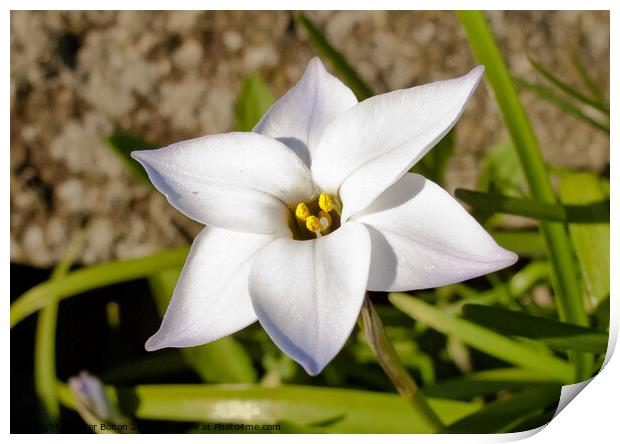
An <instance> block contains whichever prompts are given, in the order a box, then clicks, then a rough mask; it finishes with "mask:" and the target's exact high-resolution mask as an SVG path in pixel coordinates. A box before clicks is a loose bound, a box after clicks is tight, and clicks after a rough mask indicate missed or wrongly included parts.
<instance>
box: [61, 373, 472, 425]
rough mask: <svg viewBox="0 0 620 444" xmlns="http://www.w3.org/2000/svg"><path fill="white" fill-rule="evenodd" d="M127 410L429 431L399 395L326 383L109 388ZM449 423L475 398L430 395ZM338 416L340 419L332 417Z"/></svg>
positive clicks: (148, 415)
mask: <svg viewBox="0 0 620 444" xmlns="http://www.w3.org/2000/svg"><path fill="white" fill-rule="evenodd" d="M108 390H109V391H108V393H109V395H110V397H111V398H112V399H117V400H118V402H119V404H120V407H121V410H123V412H124V413H125V414H128V415H131V416H134V417H136V418H139V419H149V420H163V421H196V422H225V423H245V424H257V423H258V424H277V423H281V422H283V421H286V422H293V423H296V424H301V425H313V424H321V423H327V424H329V422H333V423H332V424H331V425H325V426H324V427H323V428H324V430H325V431H329V432H335V433H426V432H428V428H427V427H425V426H423V425H422V424H420V423H417V422H416V421H414V420H413V418H415V416H414V415H413V414H412V412H411V410H410V409H409V408H408V407H407V403H406V402H405V401H403V400H402V399H401V398H400V396H398V395H396V394H388V393H380V392H369V391H359V390H349V389H335V388H325V387H304V386H293V385H289V386H280V387H275V388H266V387H261V386H257V385H252V384H243V385H234V384H227V385H190V384H186V385H173V384H170V385H142V386H136V387H131V388H113V387H109V389H108ZM58 391H59V395H60V399H61V401H62V403H63V404H64V405H65V406H67V407H69V408H73V407H74V405H75V402H74V399H73V396H72V394H71V392H70V391H69V389H68V388H67V386H66V385H65V384H60V383H59V384H58ZM430 403H431V406H432V407H433V409H434V410H435V411H436V412H437V413H438V414H439V416H440V417H441V419H442V420H443V421H444V423H446V424H451V423H453V422H455V421H457V420H459V419H461V418H463V417H465V416H467V415H470V414H472V413H474V412H476V411H477V410H478V409H479V408H480V406H479V405H478V404H474V403H465V402H460V401H453V400H446V399H431V400H430ZM334 418H342V419H339V420H338V421H335V422H334V421H333V420H334Z"/></svg>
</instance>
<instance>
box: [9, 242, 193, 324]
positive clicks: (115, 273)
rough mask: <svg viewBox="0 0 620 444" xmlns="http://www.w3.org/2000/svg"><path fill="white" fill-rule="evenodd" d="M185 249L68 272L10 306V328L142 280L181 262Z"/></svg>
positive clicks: (27, 293)
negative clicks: (74, 299)
mask: <svg viewBox="0 0 620 444" xmlns="http://www.w3.org/2000/svg"><path fill="white" fill-rule="evenodd" d="M188 252H189V248H187V247H183V248H175V249H171V250H165V251H162V252H159V253H155V254H153V255H151V256H146V257H141V258H137V259H125V260H119V261H113V262H108V263H106V264H101V265H95V266H93V267H89V268H83V269H81V270H77V271H73V272H71V273H68V274H67V275H66V276H65V277H63V278H62V279H58V280H54V281H47V282H44V283H42V284H39V285H37V286H35V287H33V288H31V289H30V290H28V291H27V292H25V293H24V294H23V295H21V296H20V297H19V298H18V299H17V300H16V301H15V302H13V303H12V304H11V312H10V314H11V328H13V326H15V324H17V323H18V322H20V321H21V320H22V319H24V318H25V317H26V316H28V315H31V314H32V313H34V312H36V311H37V310H40V309H41V308H43V307H46V306H47V305H49V304H50V303H51V302H55V301H60V300H61V299H64V298H67V297H70V296H75V295H78V294H80V293H84V292H85V291H88V290H93V289H95V288H101V287H105V286H107V285H112V284H117V283H119V282H126V281H131V280H135V279H141V278H145V277H147V276H150V275H152V274H153V273H155V272H157V271H161V270H165V269H167V268H171V267H175V266H180V265H182V264H183V263H184V262H185V258H186V257H187V254H188Z"/></svg>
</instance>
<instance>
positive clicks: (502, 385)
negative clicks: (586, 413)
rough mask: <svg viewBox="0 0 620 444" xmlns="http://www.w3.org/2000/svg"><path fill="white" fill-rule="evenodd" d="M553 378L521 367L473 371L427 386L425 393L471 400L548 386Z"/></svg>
mask: <svg viewBox="0 0 620 444" xmlns="http://www.w3.org/2000/svg"><path fill="white" fill-rule="evenodd" d="M550 382H553V380H552V379H549V378H548V377H546V376H545V375H541V374H540V373H539V372H535V371H532V370H527V369H524V368H519V367H507V368H500V369H496V370H484V371H480V372H472V373H469V374H467V375H465V376H462V377H460V378H454V379H448V380H446V381H442V382H440V383H438V384H435V385H432V386H430V387H426V388H425V389H424V393H426V394H427V395H428V396H432V397H435V398H447V399H460V400H469V399H471V398H473V397H475V396H487V395H492V394H495V393H497V392H498V391H500V390H516V389H522V388H526V387H539V386H547V385H549V383H550Z"/></svg>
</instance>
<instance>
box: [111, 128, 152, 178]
mask: <svg viewBox="0 0 620 444" xmlns="http://www.w3.org/2000/svg"><path fill="white" fill-rule="evenodd" d="M106 143H107V145H108V146H109V147H110V148H111V149H112V151H113V152H114V153H115V154H116V155H117V156H118V157H119V159H121V161H122V162H123V163H124V164H125V166H126V167H127V169H128V170H129V171H130V172H131V173H132V174H133V176H134V177H135V178H137V179H138V180H139V181H141V182H143V183H146V184H149V185H151V181H150V180H149V176H148V175H147V174H146V171H144V169H143V168H142V167H141V166H140V164H139V163H138V162H136V161H135V160H134V159H132V158H131V152H132V151H135V150H150V149H153V148H155V145H152V144H150V143H148V142H146V141H145V140H144V139H142V138H141V137H137V136H132V135H130V134H126V133H113V134H111V135H109V136H108V137H107V138H106ZM151 186H152V185H151Z"/></svg>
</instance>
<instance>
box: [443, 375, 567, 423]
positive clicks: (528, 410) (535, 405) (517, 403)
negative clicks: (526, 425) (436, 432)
mask: <svg viewBox="0 0 620 444" xmlns="http://www.w3.org/2000/svg"><path fill="white" fill-rule="evenodd" d="M561 389H562V387H561V386H560V385H557V384H556V385H548V386H545V387H532V388H527V389H525V390H523V391H521V392H519V393H517V394H516V395H514V396H512V397H511V398H509V399H507V400H502V401H495V402H492V403H491V404H489V405H487V406H486V407H484V408H482V409H480V410H479V411H477V412H476V413H473V414H472V415H470V416H468V417H466V418H463V419H461V420H459V421H457V422H455V423H454V424H452V425H450V426H448V427H447V428H446V429H445V430H443V432H444V433H501V432H503V431H504V429H505V428H506V427H509V426H511V425H512V424H513V423H514V422H515V421H517V420H518V419H520V418H522V417H525V416H530V415H531V414H532V412H535V411H537V410H542V409H545V408H548V407H550V406H552V405H555V404H557V402H558V401H559V400H560V392H561Z"/></svg>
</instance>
